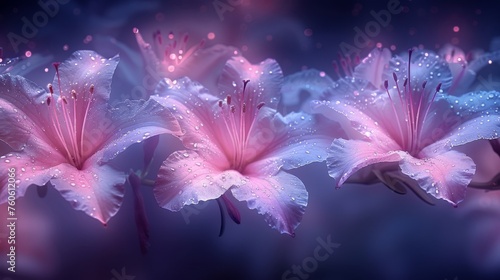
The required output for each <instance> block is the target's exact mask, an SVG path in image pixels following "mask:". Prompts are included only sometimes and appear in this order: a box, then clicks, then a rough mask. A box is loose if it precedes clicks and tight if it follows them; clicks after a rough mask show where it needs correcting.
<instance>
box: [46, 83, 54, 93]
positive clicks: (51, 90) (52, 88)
mask: <svg viewBox="0 0 500 280" xmlns="http://www.w3.org/2000/svg"><path fill="white" fill-rule="evenodd" d="M47 87H48V88H49V91H50V94H51V95H52V94H54V87H52V84H48V85H47Z"/></svg>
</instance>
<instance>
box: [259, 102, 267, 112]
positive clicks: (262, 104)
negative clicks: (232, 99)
mask: <svg viewBox="0 0 500 280" xmlns="http://www.w3.org/2000/svg"><path fill="white" fill-rule="evenodd" d="M264 105H266V103H264V102H260V103H259V104H258V105H257V110H260V109H261V108H262V107H264Z"/></svg>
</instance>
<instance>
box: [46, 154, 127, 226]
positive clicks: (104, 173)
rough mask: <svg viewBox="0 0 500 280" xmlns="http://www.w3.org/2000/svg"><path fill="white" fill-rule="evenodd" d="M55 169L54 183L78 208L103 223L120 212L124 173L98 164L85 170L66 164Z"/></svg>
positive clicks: (52, 180)
mask: <svg viewBox="0 0 500 280" xmlns="http://www.w3.org/2000/svg"><path fill="white" fill-rule="evenodd" d="M53 170H54V171H55V174H54V177H53V178H52V179H51V180H50V182H51V183H52V185H54V188H55V189H56V190H58V191H59V193H61V195H62V196H63V197H64V199H66V200H67V201H68V202H69V203H70V204H71V205H72V206H73V208H75V209H76V210H81V211H83V212H85V213H86V214H87V215H90V216H91V217H93V218H95V219H97V220H99V221H100V222H101V223H103V224H106V223H107V222H108V220H109V219H110V218H111V217H112V216H114V215H115V214H116V212H118V209H119V208H120V205H121V203H122V200H123V193H124V185H123V184H124V183H125V180H126V175H125V174H124V173H122V172H119V171H116V170H114V169H113V168H111V167H110V166H108V165H98V164H95V163H94V164H88V165H87V166H86V167H85V168H84V169H82V170H78V169H76V168H75V167H74V166H72V165H69V164H66V163H64V164H61V165H59V166H56V167H54V168H53Z"/></svg>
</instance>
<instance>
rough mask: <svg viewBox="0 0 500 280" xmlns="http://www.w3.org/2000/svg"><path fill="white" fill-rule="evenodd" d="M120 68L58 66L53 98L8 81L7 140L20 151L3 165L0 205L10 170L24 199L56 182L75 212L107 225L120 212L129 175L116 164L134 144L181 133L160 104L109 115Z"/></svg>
mask: <svg viewBox="0 0 500 280" xmlns="http://www.w3.org/2000/svg"><path fill="white" fill-rule="evenodd" d="M117 63H118V57H117V56H115V57H113V58H110V59H105V58H103V57H101V56H99V55H98V54H96V53H94V52H91V51H78V52H75V53H74V54H73V55H72V57H71V58H70V59H68V60H67V61H65V62H63V63H61V64H54V65H55V67H56V71H57V75H56V77H55V78H54V81H53V83H52V84H49V86H48V88H49V92H48V93H47V92H45V91H44V90H43V89H41V88H39V87H38V86H36V85H35V84H34V83H32V82H30V81H28V80H26V79H24V78H22V77H20V76H10V75H2V76H0V85H1V96H0V126H1V127H2V130H1V131H0V140H2V141H4V142H5V143H7V144H8V145H9V146H10V147H11V148H12V149H13V150H14V151H13V152H11V153H8V154H5V155H3V156H2V157H1V160H0V170H1V171H0V172H1V173H0V183H1V185H0V187H1V190H0V202H5V201H6V200H7V196H8V194H7V189H6V186H7V180H8V175H7V173H8V170H9V169H15V172H14V173H15V177H16V179H17V182H16V184H17V186H18V189H17V196H22V195H24V193H25V192H26V189H27V188H28V186H30V185H32V184H34V185H37V186H43V185H45V184H46V183H47V182H49V181H50V183H51V184H52V185H53V186H54V187H55V189H57V190H58V191H59V192H60V193H61V195H62V196H63V197H64V198H65V199H66V200H68V201H69V202H70V203H71V205H72V206H73V207H74V208H75V209H77V210H82V211H84V212H85V213H87V214H88V215H90V216H92V217H94V218H96V219H98V220H99V221H101V222H102V223H106V222H107V221H108V220H109V219H110V218H111V217H112V216H113V215H114V214H115V213H116V212H117V211H118V209H119V207H120V204H121V201H122V198H123V184H124V182H125V180H126V175H125V174H123V173H122V172H119V171H117V170H115V169H113V168H112V167H111V166H110V165H109V162H110V161H111V160H112V159H113V158H114V157H116V156H117V155H118V154H119V153H121V152H122V151H124V150H125V149H126V148H127V147H128V146H130V145H131V144H133V143H136V142H141V141H142V140H144V139H147V138H149V137H151V136H154V135H157V134H160V133H175V134H178V133H180V130H179V126H178V123H177V121H176V120H175V118H174V117H173V116H172V115H171V113H169V112H168V111H167V110H165V109H164V108H163V107H162V106H160V105H159V104H158V103H156V102H154V101H147V102H144V101H126V102H123V103H120V104H118V105H117V106H116V107H115V108H109V107H108V104H107V102H108V99H109V94H110V86H111V78H112V75H113V72H114V70H115V68H116V65H117Z"/></svg>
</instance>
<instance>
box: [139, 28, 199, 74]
mask: <svg viewBox="0 0 500 280" xmlns="http://www.w3.org/2000/svg"><path fill="white" fill-rule="evenodd" d="M133 32H134V34H135V36H136V40H137V42H138V43H139V45H140V46H141V47H142V48H150V47H151V45H150V44H148V43H146V42H145V41H144V40H143V39H142V36H141V33H139V29H137V28H134V29H133ZM167 38H168V40H167V42H164V40H163V36H162V35H161V32H160V31H159V30H158V31H156V32H154V33H153V39H154V48H155V51H156V53H157V56H158V59H159V60H160V61H161V64H162V67H163V68H164V70H166V71H168V72H169V73H173V72H174V71H175V69H176V68H177V67H178V66H179V65H181V64H182V63H183V62H184V61H185V60H186V59H187V58H188V57H190V56H191V55H193V53H195V52H196V51H198V50H199V49H201V48H202V47H203V46H204V45H205V41H204V40H201V41H200V43H199V44H197V45H194V46H191V47H190V48H187V42H188V40H189V35H188V34H184V35H183V36H182V38H181V40H180V41H178V40H177V39H176V37H175V35H174V33H172V32H170V33H169V34H168V36H167Z"/></svg>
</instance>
